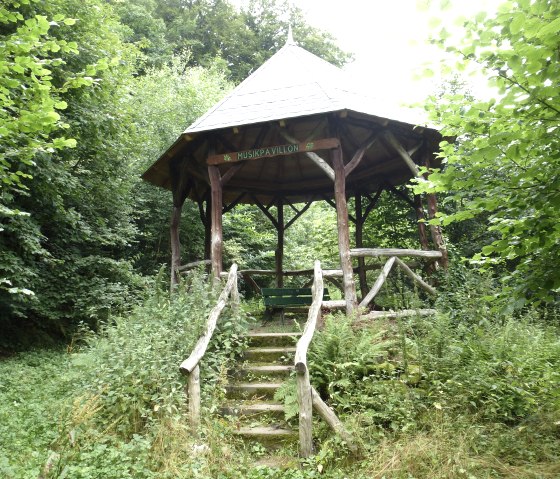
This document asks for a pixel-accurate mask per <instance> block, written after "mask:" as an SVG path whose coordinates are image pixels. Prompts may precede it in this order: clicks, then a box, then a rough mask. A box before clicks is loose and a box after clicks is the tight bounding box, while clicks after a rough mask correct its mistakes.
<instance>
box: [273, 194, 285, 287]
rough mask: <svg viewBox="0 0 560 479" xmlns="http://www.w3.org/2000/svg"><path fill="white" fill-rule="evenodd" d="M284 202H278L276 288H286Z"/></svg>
mask: <svg viewBox="0 0 560 479" xmlns="http://www.w3.org/2000/svg"><path fill="white" fill-rule="evenodd" d="M284 230H285V228H284V202H283V201H282V199H281V198H280V199H278V201H277V202H276V235H277V243H276V251H275V252H274V257H275V258H274V259H275V262H276V287H278V288H282V287H283V286H284V275H283V274H282V265H283V263H284Z"/></svg>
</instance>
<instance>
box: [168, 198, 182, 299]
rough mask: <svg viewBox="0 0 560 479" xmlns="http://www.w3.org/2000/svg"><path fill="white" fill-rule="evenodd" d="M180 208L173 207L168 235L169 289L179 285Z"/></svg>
mask: <svg viewBox="0 0 560 479" xmlns="http://www.w3.org/2000/svg"><path fill="white" fill-rule="evenodd" d="M181 209H182V207H181V206H173V213H172V214H171V224H170V227H169V234H170V236H171V289H172V290H173V289H175V288H176V287H177V285H178V284H179V267H180V266H181V240H180V239H179V222H180V221H181Z"/></svg>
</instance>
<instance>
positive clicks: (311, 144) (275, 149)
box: [206, 133, 340, 165]
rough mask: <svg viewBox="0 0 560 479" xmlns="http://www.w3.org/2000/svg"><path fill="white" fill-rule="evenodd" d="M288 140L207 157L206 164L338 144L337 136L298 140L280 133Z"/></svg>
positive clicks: (263, 156) (296, 151)
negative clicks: (283, 142)
mask: <svg viewBox="0 0 560 479" xmlns="http://www.w3.org/2000/svg"><path fill="white" fill-rule="evenodd" d="M282 136H284V138H286V140H288V141H289V142H290V145H276V146H269V147H266V148H265V147H262V148H253V149H251V150H244V151H235V152H230V153H222V154H220V155H213V156H210V157H208V160H207V161H206V163H207V164H208V165H224V164H229V163H236V162H239V161H251V160H261V159H263V158H274V157H275V156H285V155H293V154H297V153H309V152H314V151H319V150H331V149H333V148H338V147H339V146H340V141H339V140H338V138H324V139H320V140H314V141H307V142H298V141H297V140H296V139H295V138H293V137H291V136H290V135H288V134H287V133H286V135H282Z"/></svg>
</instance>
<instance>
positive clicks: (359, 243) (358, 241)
mask: <svg viewBox="0 0 560 479" xmlns="http://www.w3.org/2000/svg"><path fill="white" fill-rule="evenodd" d="M354 205H355V208H356V230H355V241H354V243H355V245H356V248H363V246H364V223H365V220H366V219H365V217H364V214H363V211H362V195H361V194H360V193H357V194H356V196H355V197H354ZM365 266H366V261H365V259H364V258H363V257H359V258H358V278H359V283H360V294H361V295H362V298H363V297H364V296H365V295H366V294H367V291H368V287H367V277H366V270H365Z"/></svg>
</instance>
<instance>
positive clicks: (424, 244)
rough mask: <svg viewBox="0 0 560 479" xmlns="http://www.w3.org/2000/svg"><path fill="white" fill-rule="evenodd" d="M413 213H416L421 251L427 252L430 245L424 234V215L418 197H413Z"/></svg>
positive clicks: (426, 235) (419, 197)
mask: <svg viewBox="0 0 560 479" xmlns="http://www.w3.org/2000/svg"><path fill="white" fill-rule="evenodd" d="M414 211H415V212H416V219H417V224H418V236H419V238H420V246H421V247H422V249H423V250H428V249H430V245H429V243H428V234H427V232H426V223H425V220H426V215H425V214H424V205H423V204H422V197H421V196H420V195H415V196H414Z"/></svg>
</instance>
